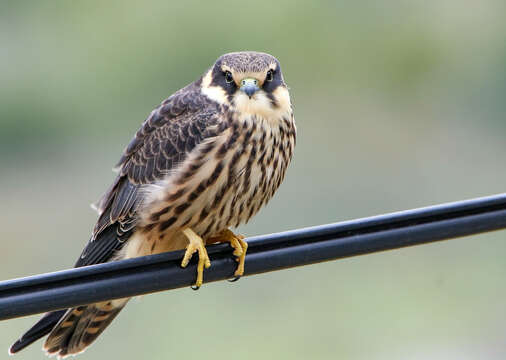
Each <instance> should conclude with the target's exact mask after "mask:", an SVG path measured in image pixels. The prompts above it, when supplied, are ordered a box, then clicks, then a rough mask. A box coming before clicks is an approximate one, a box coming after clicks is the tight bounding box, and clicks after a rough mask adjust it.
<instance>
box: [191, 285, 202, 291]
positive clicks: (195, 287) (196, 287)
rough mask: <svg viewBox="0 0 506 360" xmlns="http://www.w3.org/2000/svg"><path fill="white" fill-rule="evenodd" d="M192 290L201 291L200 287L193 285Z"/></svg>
mask: <svg viewBox="0 0 506 360" xmlns="http://www.w3.org/2000/svg"><path fill="white" fill-rule="evenodd" d="M190 287H191V289H192V290H194V291H197V290H198V289H200V286H197V285H192V286H190Z"/></svg>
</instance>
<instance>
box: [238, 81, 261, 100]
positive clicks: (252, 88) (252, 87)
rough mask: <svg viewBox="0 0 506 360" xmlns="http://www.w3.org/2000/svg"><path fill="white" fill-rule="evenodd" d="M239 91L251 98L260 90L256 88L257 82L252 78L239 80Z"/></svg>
mask: <svg viewBox="0 0 506 360" xmlns="http://www.w3.org/2000/svg"><path fill="white" fill-rule="evenodd" d="M240 89H241V91H244V93H245V94H246V95H248V96H249V98H250V99H251V97H252V96H253V95H254V94H255V93H256V92H257V91H258V90H260V88H259V87H258V80H257V79H253V78H246V79H242V80H241V88H240Z"/></svg>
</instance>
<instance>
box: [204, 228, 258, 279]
mask: <svg viewBox="0 0 506 360" xmlns="http://www.w3.org/2000/svg"><path fill="white" fill-rule="evenodd" d="M208 242H211V243H212V242H228V243H230V246H232V248H233V249H234V252H233V254H234V255H235V256H236V257H237V259H236V261H237V262H238V263H239V264H238V265H237V269H236V270H235V273H234V276H235V277H236V279H238V278H239V277H241V276H242V275H243V274H244V260H245V258H246V251H247V250H248V243H247V242H246V241H244V236H242V235H239V234H234V233H233V232H232V231H230V230H228V229H226V230H223V231H221V232H220V233H218V234H217V235H216V236H213V237H212V238H211V239H209V240H208Z"/></svg>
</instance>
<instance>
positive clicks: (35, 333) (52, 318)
mask: <svg viewBox="0 0 506 360" xmlns="http://www.w3.org/2000/svg"><path fill="white" fill-rule="evenodd" d="M65 312H66V310H58V311H53V312H50V313H47V314H45V315H44V316H43V317H42V318H41V319H40V320H39V321H38V322H37V323H36V324H35V325H33V326H32V327H31V328H30V330H28V331H27V332H26V333H25V334H23V336H21V337H20V338H19V340H18V341H16V342H15V343H14V344H12V346H11V347H10V349H9V353H10V354H15V353H17V352H18V351H21V350H23V349H24V348H25V347H27V346H28V345H30V344H31V343H33V342H34V341H36V340H38V339H40V338H41V337H43V336H45V335H47V334H49V333H50V332H51V330H52V329H53V328H54V327H55V325H56V324H57V323H58V321H60V319H61V318H62V316H63V315H64V314H65Z"/></svg>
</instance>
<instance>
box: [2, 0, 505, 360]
mask: <svg viewBox="0 0 506 360" xmlns="http://www.w3.org/2000/svg"><path fill="white" fill-rule="evenodd" d="M505 34H506V5H505V3H504V2H503V1H493V0H486V1H479V2H478V1H475V2H460V1H455V0H453V1H452V0H450V1H436V0H431V1H424V2H415V1H400V0H399V1H381V2H377V1H365V2H364V1H360V2H353V1H339V2H336V1H321V2H302V1H276V2H272V1H252V2H237V1H235V2H233V1H230V2H211V1H208V2H197V1H181V2H178V3H175V2H171V1H143V2H138V1H108V2H104V1H4V2H2V3H1V4H0V166H1V167H0V169H1V170H0V196H1V201H0V215H1V216H0V239H1V241H0V250H1V253H0V254H1V257H0V260H1V261H0V271H1V272H0V273H1V277H2V279H8V278H11V277H19V276H24V275H29V274H34V273H41V272H47V271H53V270H59V269H63V268H67V267H70V266H71V265H72V264H73V262H74V260H75V258H76V257H77V256H78V254H79V252H80V251H81V249H82V247H83V246H84V244H85V242H86V241H87V238H88V235H89V233H90V231H91V228H92V226H93V222H94V220H95V214H94V213H93V212H92V211H91V210H89V209H88V208H87V204H88V203H91V202H92V201H94V200H96V199H97V198H98V196H99V195H100V194H101V193H102V192H103V191H104V190H105V189H106V188H107V186H108V185H109V183H110V181H111V180H112V178H113V174H112V173H111V172H110V171H109V169H110V168H111V167H112V166H113V165H114V163H115V162H116V160H117V159H118V158H119V155H120V152H121V151H122V149H123V147H124V146H125V145H126V144H127V142H128V141H129V139H130V137H131V136H132V135H133V133H134V132H135V130H136V129H137V128H138V126H139V124H140V123H141V122H142V121H143V119H144V118H145V117H146V116H147V114H148V113H149V112H150V111H151V109H152V108H153V107H154V106H155V105H156V104H158V103H159V102H160V101H161V100H163V99H164V98H165V97H167V96H168V95H170V94H171V93H173V92H174V91H175V90H177V89H179V88H181V87H182V86H184V85H186V84H187V83H189V82H191V81H193V80H195V79H196V78H197V77H198V76H199V75H200V74H202V73H203V72H204V71H205V70H206V68H207V67H208V66H210V65H211V64H212V63H213V62H214V60H215V59H216V58H217V57H218V56H219V55H221V54H222V53H225V52H229V51H238V50H258V51H265V52H269V53H271V54H273V55H275V56H276V57H278V59H279V60H280V61H281V64H282V66H283V72H284V75H285V78H286V81H287V83H288V84H289V85H290V87H291V95H292V98H293V103H294V108H295V114H296V119H297V124H298V129H299V138H298V144H297V149H296V154H295V160H294V162H293V164H292V166H291V168H290V170H289V172H288V174H287V179H286V181H285V183H284V184H283V186H282V187H281V189H280V191H279V193H278V194H277V195H276V196H275V198H274V199H273V200H272V202H271V203H270V204H269V206H268V207H267V208H265V209H264V210H263V211H262V212H260V214H259V215H258V216H257V217H256V218H255V219H254V220H253V221H252V222H251V223H250V224H248V225H247V226H245V227H244V228H242V229H241V230H242V231H243V232H244V233H245V234H250V235H253V234H259V233H267V232H274V231H281V230H286V229H292V228H298V227H302V226H308V225H317V224H322V223H327V222H333V221H338V220H346V219H351V218H354V217H360V216H368V215H374V214H378V213H383V212H388V211H394V210H401V209H407V208H413V207H418V206H423V205H430V204H435V203H439V202H444V201H451V200H459V199H464V198H470V197H475V196H480V195H488V194H492V193H498V192H503V191H505V186H506V167H505V162H504V157H505V152H506V137H505V135H506V116H505V112H506V105H505V104H506V100H505V99H506V39H505V38H506V36H505ZM505 237H506V233H504V232H497V233H493V234H487V235H482V236H477V237H471V238H466V239H461V240H455V241H450V242H445V243H440V244H433V245H427V246H422V247H417V248H412V249H404V250H399V251H393V252H388V253H382V254H377V255H369V256H365V257H361V258H353V259H349V260H344V261H338V262H334V263H327V264H321V265H317V266H312V267H305V268H301V269H296V270H289V271H283V272H278V273H274V274H267V275H263V276H257V277H254V278H246V279H243V280H241V281H240V282H238V283H235V284H233V285H231V284H228V283H227V284H225V283H224V284H211V285H208V286H204V287H203V288H202V289H201V290H200V291H199V292H198V293H194V292H192V291H190V290H187V289H184V290H178V291H172V292H166V293H162V294H157V295H151V296H146V297H143V298H142V301H132V302H131V304H129V305H128V307H127V310H126V311H124V313H122V315H120V316H119V318H118V319H117V320H116V321H115V322H114V323H113V325H111V328H110V329H109V330H107V331H106V332H105V333H104V335H103V336H101V337H100V339H99V340H98V342H97V343H96V344H95V345H94V346H93V347H92V348H91V349H90V350H89V351H87V352H86V353H85V354H83V355H81V358H82V359H101V358H111V357H113V356H118V355H120V356H121V358H122V359H125V360H128V359H137V358H145V359H163V358H167V359H168V358H174V359H176V358H181V359H182V358H197V357H205V358H207V359H226V358H232V357H234V358H239V359H271V358H291V359H308V358H322V359H388V360H392V359H445V360H447V359H459V360H460V359H477V358H486V359H503V358H504V357H505V355H506V343H505V342H504V334H505V333H506V325H505V323H506V322H505V320H506V310H505V307H504V298H505V296H506V285H505V281H504V279H505V278H506V260H505V256H504V255H505V251H506V243H505ZM35 319H36V317H31V318H25V319H19V320H12V321H8V322H3V323H0V338H1V339H2V341H1V342H0V346H1V347H5V348H7V346H8V345H9V344H10V343H11V342H12V341H14V340H15V339H16V338H17V336H19V335H20V334H21V333H22V332H23V331H24V330H25V328H27V327H28V326H30V325H31V323H32V322H33V321H35ZM39 348H40V344H37V345H35V346H33V347H32V348H30V349H27V350H26V351H25V352H23V353H21V354H19V355H18V357H17V358H18V359H20V360H21V359H40V358H41V357H42V354H41V353H40V350H39Z"/></svg>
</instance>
